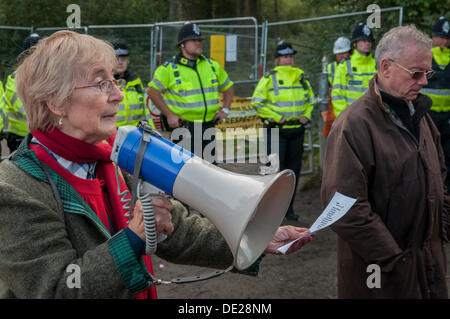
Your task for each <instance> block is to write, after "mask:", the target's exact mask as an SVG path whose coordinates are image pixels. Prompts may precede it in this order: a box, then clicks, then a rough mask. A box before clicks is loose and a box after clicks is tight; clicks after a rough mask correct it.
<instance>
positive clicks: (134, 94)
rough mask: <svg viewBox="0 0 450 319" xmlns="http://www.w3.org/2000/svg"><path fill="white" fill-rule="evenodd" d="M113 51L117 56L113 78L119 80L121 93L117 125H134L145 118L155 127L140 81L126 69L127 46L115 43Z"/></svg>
mask: <svg viewBox="0 0 450 319" xmlns="http://www.w3.org/2000/svg"><path fill="white" fill-rule="evenodd" d="M114 52H115V54H116V57H117V65H116V69H115V71H114V78H115V79H116V80H121V82H122V83H121V85H120V86H121V87H120V90H121V91H122V94H123V100H122V101H121V102H120V104H119V111H118V112H117V117H116V124H117V126H118V127H119V126H123V125H133V126H136V125H137V124H138V123H139V121H140V120H147V121H148V122H149V124H150V125H151V126H152V127H153V128H155V125H154V123H153V120H152V119H151V118H150V110H149V109H148V108H147V105H146V103H145V92H144V86H143V84H142V81H141V79H140V78H139V77H138V76H137V75H136V74H133V73H131V72H129V70H128V64H129V60H128V56H129V55H130V52H129V50H128V47H127V46H126V45H125V44H123V43H115V44H114Z"/></svg>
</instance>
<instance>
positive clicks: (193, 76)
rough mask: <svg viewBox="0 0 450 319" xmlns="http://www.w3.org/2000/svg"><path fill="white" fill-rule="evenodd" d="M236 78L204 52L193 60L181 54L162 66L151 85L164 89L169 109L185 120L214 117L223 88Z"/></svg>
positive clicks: (192, 120) (210, 119) (206, 119)
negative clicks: (231, 76)
mask: <svg viewBox="0 0 450 319" xmlns="http://www.w3.org/2000/svg"><path fill="white" fill-rule="evenodd" d="M232 85H233V82H232V81H231V80H230V78H229V77H228V74H227V73H226V71H225V70H224V69H223V68H222V67H221V66H220V65H219V64H218V63H217V62H216V61H214V60H212V59H210V58H207V57H205V56H203V55H202V56H200V57H199V58H198V59H197V60H196V61H190V60H188V59H186V58H184V57H182V56H181V55H178V56H176V57H173V58H172V59H171V60H169V61H166V62H165V63H164V64H162V65H161V66H159V67H158V68H157V69H156V71H155V75H154V78H153V80H152V81H151V82H150V83H149V87H152V88H154V89H155V90H157V91H158V92H160V93H164V101H165V103H166V104H167V106H168V107H169V109H170V110H171V111H172V112H173V113H174V114H176V115H178V116H180V117H182V118H183V119H185V120H188V121H191V122H194V121H201V122H209V121H212V120H213V118H214V115H215V114H216V112H217V111H218V110H219V92H224V91H226V90H228V89H229V88H230V87H231V86H232Z"/></svg>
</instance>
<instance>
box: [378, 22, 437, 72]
mask: <svg viewBox="0 0 450 319" xmlns="http://www.w3.org/2000/svg"><path fill="white" fill-rule="evenodd" d="M407 43H414V44H415V45H416V46H418V47H419V48H423V49H425V50H428V51H429V50H431V48H432V46H433V41H432V40H431V38H430V37H429V36H427V35H426V34H425V33H423V32H422V31H419V30H417V28H416V27H415V26H414V25H407V26H404V27H395V28H393V29H391V30H389V31H388V32H386V33H385V34H384V35H383V37H382V38H381V40H380V42H378V45H377V48H376V50H375V62H376V65H377V69H378V70H380V63H381V60H382V59H384V58H389V59H392V60H397V59H398V58H399V57H400V56H401V54H402V51H403V47H404V46H405V44H407Z"/></svg>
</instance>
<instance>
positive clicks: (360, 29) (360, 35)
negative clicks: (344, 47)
mask: <svg viewBox="0 0 450 319" xmlns="http://www.w3.org/2000/svg"><path fill="white" fill-rule="evenodd" d="M359 40H369V41H374V39H373V34H372V30H370V28H369V27H368V26H367V25H366V24H364V23H362V22H360V23H359V24H358V25H357V26H356V27H355V29H354V30H353V33H352V42H355V41H359Z"/></svg>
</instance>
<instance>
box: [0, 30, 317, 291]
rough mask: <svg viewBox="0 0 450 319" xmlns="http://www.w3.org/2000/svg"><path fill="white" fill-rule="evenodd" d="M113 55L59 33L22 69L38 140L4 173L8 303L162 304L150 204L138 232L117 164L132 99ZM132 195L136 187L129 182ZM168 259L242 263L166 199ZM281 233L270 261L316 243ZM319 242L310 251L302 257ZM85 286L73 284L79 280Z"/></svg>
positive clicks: (2, 273) (3, 283) (138, 217)
mask: <svg viewBox="0 0 450 319" xmlns="http://www.w3.org/2000/svg"><path fill="white" fill-rule="evenodd" d="M115 63H116V57H115V55H114V50H113V49H112V47H111V46H110V45H109V44H108V43H106V42H104V41H101V40H98V39H95V38H94V37H92V36H88V35H80V34H77V33H74V32H70V31H60V32H56V33H55V34H53V35H52V36H50V37H48V38H46V39H44V40H43V41H42V42H41V43H39V44H38V45H37V46H36V47H34V48H33V50H32V52H30V55H29V56H28V57H27V58H26V59H25V60H24V61H23V62H22V64H21V65H20V66H19V68H18V70H17V76H16V81H17V88H18V94H19V97H20V99H21V100H22V102H23V104H24V106H25V109H26V113H27V121H28V128H29V131H30V132H31V133H30V134H28V136H27V137H26V138H25V139H24V141H23V142H22V144H21V145H20V147H19V148H18V150H17V151H16V152H15V153H14V154H13V155H12V156H10V158H9V159H8V160H5V161H3V162H2V163H1V164H0V298H54V297H56V298H156V290H155V287H154V286H153V281H152V265H151V260H150V256H142V255H143V252H144V251H145V249H143V248H144V246H145V245H144V240H145V233H144V225H143V217H142V207H141V205H140V203H139V202H138V203H137V204H136V206H135V209H134V215H133V218H132V219H131V221H130V223H129V224H128V225H127V223H126V219H125V217H124V213H125V211H124V210H123V208H122V203H121V202H120V198H119V196H118V195H117V186H118V185H117V181H116V176H115V168H114V165H113V163H112V162H111V161H110V159H109V158H110V153H111V145H112V142H113V138H114V135H115V132H116V113H117V111H118V105H119V102H120V101H121V100H122V97H123V96H122V94H121V92H120V90H119V89H118V87H117V85H116V82H115V81H114V77H113V73H112V72H113V69H114V67H115ZM119 183H120V185H119V186H120V188H121V189H122V190H125V189H126V188H127V186H126V184H125V182H124V180H123V179H122V178H121V179H120V181H119ZM153 205H154V208H155V215H156V219H157V231H159V232H165V233H166V234H168V235H169V236H168V238H167V239H166V240H165V241H163V242H162V243H160V244H159V245H158V250H157V254H158V255H159V256H161V257H162V258H165V259H167V260H168V261H171V262H176V263H185V264H195V265H201V266H210V267H218V268H219V267H220V268H225V267H226V266H228V265H230V264H231V262H232V259H233V257H232V254H231V252H230V250H229V249H228V247H227V245H226V242H225V240H224V239H223V237H222V236H221V235H220V234H219V232H218V230H217V229H216V228H215V227H214V226H213V225H212V224H211V223H210V222H209V221H208V220H206V219H205V218H201V217H200V216H198V215H191V216H187V213H186V210H185V209H184V208H183V206H182V205H181V204H180V203H178V202H176V201H169V200H167V199H154V200H153ZM307 231H308V230H307V229H303V228H294V227H292V226H286V227H280V229H279V230H278V231H277V233H276V234H275V237H274V239H273V240H272V242H271V243H270V244H269V246H268V248H267V249H266V253H275V250H276V248H278V247H280V246H281V245H283V244H285V243H286V242H288V241H290V240H292V239H294V238H296V237H299V236H301V235H303V234H305V233H307ZM309 241H310V239H309V238H308V239H304V240H300V241H299V242H298V243H297V244H296V245H294V247H293V248H292V249H291V252H292V251H295V250H297V249H299V248H300V247H301V246H302V245H304V244H305V243H307V242H309ZM77 270H78V271H79V272H80V275H81V276H80V281H79V282H78V283H77V282H75V284H73V282H72V281H71V280H72V279H71V278H72V277H71V276H72V275H73V274H74V272H75V271H77Z"/></svg>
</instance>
